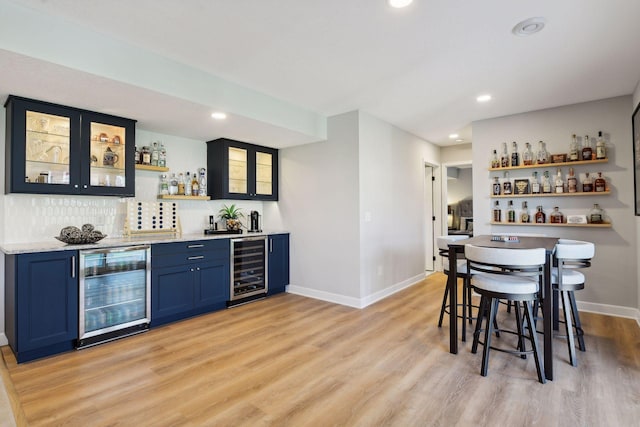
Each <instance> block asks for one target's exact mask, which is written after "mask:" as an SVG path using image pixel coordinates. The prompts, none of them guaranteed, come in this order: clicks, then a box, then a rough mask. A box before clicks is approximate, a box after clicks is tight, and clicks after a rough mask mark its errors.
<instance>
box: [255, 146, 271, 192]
mask: <svg viewBox="0 0 640 427" xmlns="http://www.w3.org/2000/svg"><path fill="white" fill-rule="evenodd" d="M256 194H262V195H271V194H273V156H272V155H271V154H269V153H261V152H259V151H258V152H256Z"/></svg>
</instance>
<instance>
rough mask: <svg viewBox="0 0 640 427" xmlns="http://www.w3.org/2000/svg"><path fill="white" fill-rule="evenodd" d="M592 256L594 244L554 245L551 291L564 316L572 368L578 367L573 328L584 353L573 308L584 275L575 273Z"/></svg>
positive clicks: (566, 242)
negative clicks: (555, 296) (558, 301)
mask: <svg viewBox="0 0 640 427" xmlns="http://www.w3.org/2000/svg"><path fill="white" fill-rule="evenodd" d="M594 255H595V245H594V244H593V243H590V242H583V241H580V240H567V239H560V240H559V241H558V244H557V245H556V253H555V258H556V261H557V267H554V268H553V269H552V270H551V281H552V284H553V290H554V291H558V292H560V299H561V300H562V311H563V315H564V325H565V332H566V334H567V347H568V349H569V362H570V363H571V365H572V366H578V360H577V358H576V349H575V341H574V334H573V329H574V328H575V331H576V336H577V337H578V348H579V349H580V351H585V350H586V347H585V345H584V331H583V330H582V324H581V323H580V315H579V314H578V307H577V305H576V297H575V294H574V292H575V291H579V290H580V289H584V283H585V279H584V274H582V273H581V272H579V271H575V270H576V269H580V268H587V267H590V266H591V258H593V256H594Z"/></svg>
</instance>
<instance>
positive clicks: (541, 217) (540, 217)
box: [534, 206, 547, 224]
mask: <svg viewBox="0 0 640 427" xmlns="http://www.w3.org/2000/svg"><path fill="white" fill-rule="evenodd" d="M536 209H537V212H536V214H535V218H534V220H535V222H536V224H544V223H546V222H547V216H546V215H545V214H544V211H543V210H542V206H538V207H537V208H536Z"/></svg>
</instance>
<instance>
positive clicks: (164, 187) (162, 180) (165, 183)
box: [160, 174, 169, 195]
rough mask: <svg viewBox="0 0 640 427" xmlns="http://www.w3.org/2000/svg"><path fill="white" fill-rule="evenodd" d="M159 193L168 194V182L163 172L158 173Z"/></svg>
mask: <svg viewBox="0 0 640 427" xmlns="http://www.w3.org/2000/svg"><path fill="white" fill-rule="evenodd" d="M160 194H162V195H168V194H169V182H168V181H167V175H165V174H161V175H160Z"/></svg>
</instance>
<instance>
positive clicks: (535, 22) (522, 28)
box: [511, 16, 547, 36]
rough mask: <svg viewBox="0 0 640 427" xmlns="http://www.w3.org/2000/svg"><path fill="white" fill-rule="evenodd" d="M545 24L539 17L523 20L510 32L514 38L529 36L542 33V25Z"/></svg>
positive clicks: (545, 21)
mask: <svg viewBox="0 0 640 427" xmlns="http://www.w3.org/2000/svg"><path fill="white" fill-rule="evenodd" d="M546 23H547V20H546V19H544V18H543V17H541V16H539V17H535V18H529V19H525V20H524V21H522V22H519V23H517V24H516V26H515V27H513V29H512V30H511V32H512V33H513V34H515V35H516V36H530V35H532V34H535V33H537V32H538V31H542V29H543V28H544V24H546Z"/></svg>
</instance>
